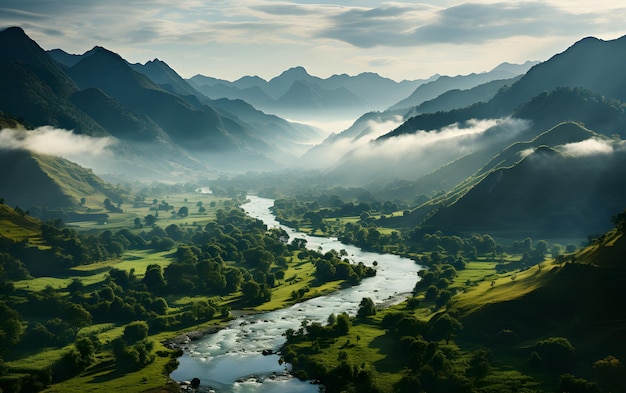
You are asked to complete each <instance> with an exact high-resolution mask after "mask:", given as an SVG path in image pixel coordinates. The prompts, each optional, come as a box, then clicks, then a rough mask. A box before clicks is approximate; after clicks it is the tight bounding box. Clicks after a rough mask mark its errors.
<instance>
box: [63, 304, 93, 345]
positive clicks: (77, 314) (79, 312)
mask: <svg viewBox="0 0 626 393" xmlns="http://www.w3.org/2000/svg"><path fill="white" fill-rule="evenodd" d="M63 314H64V315H65V321H66V322H67V323H68V324H69V325H70V330H71V331H72V333H73V334H74V337H77V336H78V332H79V331H80V329H82V328H84V327H87V326H89V325H91V314H90V313H89V311H87V310H85V309H84V308H83V306H81V305H80V304H75V303H71V304H70V305H68V306H67V307H66V308H65V310H64V313H63Z"/></svg>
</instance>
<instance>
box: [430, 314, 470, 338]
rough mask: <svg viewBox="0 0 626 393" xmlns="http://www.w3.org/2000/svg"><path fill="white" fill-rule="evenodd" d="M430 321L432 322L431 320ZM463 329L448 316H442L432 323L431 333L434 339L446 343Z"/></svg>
mask: <svg viewBox="0 0 626 393" xmlns="http://www.w3.org/2000/svg"><path fill="white" fill-rule="evenodd" d="M431 321H432V320H431ZM461 329H463V325H461V323H460V322H459V321H457V320H456V319H455V318H453V317H451V316H450V315H448V314H443V315H442V316H441V317H439V318H437V319H436V320H435V321H433V323H432V331H433V334H435V336H436V338H443V339H445V340H446V343H448V341H450V338H452V336H453V335H454V333H456V332H457V331H459V330H461Z"/></svg>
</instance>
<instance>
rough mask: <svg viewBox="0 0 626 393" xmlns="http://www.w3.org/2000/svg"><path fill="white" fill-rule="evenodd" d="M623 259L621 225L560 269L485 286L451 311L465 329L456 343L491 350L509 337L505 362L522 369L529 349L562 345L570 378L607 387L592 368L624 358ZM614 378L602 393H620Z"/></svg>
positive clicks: (536, 270) (625, 244) (625, 240)
mask: <svg viewBox="0 0 626 393" xmlns="http://www.w3.org/2000/svg"><path fill="white" fill-rule="evenodd" d="M623 215H624V214H623V213H622V216H623ZM625 252H626V237H625V236H624V222H623V219H622V221H621V222H620V223H619V224H618V226H617V227H616V228H614V229H612V230H610V231H608V232H606V233H604V234H603V235H602V236H600V237H599V238H598V239H597V240H596V241H594V242H593V244H591V245H589V246H587V247H585V248H584V249H583V250H581V251H579V252H577V253H576V254H573V255H571V256H567V257H566V258H564V261H567V262H565V263H562V262H561V263H558V262H557V263H551V262H543V263H542V264H541V266H534V267H532V268H530V269H529V270H527V271H524V272H519V273H516V274H515V276H516V280H514V281H513V280H509V279H508V278H502V279H500V280H497V282H495V283H494V284H495V285H494V286H493V287H490V286H489V284H488V283H487V282H485V283H484V285H481V286H479V287H477V288H475V289H472V290H470V291H468V292H467V293H466V294H462V295H460V296H458V297H457V298H456V300H455V302H454V308H455V309H456V311H457V312H458V313H459V314H458V315H459V320H460V322H461V323H462V324H463V327H464V328H463V331H462V332H461V333H460V339H462V340H465V339H469V340H471V341H473V342H474V343H476V342H478V343H480V342H490V343H491V344H493V343H494V341H495V340H497V338H498V337H499V336H502V332H503V331H508V333H510V334H509V337H514V340H515V341H514V342H512V343H508V344H507V345H506V346H507V347H509V346H510V345H513V347H509V349H511V350H512V351H511V352H510V354H511V356H515V357H518V358H519V360H520V362H521V361H524V360H526V359H528V358H529V356H530V354H531V352H532V348H529V345H530V346H532V345H534V343H535V342H537V341H539V340H545V339H547V338H549V337H564V338H567V339H568V340H569V341H570V342H571V343H572V345H573V346H574V347H575V349H576V366H577V367H576V368H575V370H576V373H577V374H578V375H581V376H582V375H587V376H593V377H592V378H589V379H591V380H597V381H602V382H609V381H608V380H603V378H601V377H602V375H601V374H599V373H597V372H596V373H594V372H593V371H597V370H593V365H594V363H595V362H596V361H598V360H600V359H604V358H606V357H607V356H608V355H611V356H614V357H616V358H617V359H620V360H621V359H624V357H626V346H625V345H624V341H623V340H622V339H621V337H623V335H624V334H626V323H625V321H626V314H625V312H624V308H623V307H621V305H623V304H624V303H625V302H626V295H625V294H624V291H623V290H622V283H623V281H624V279H626V270H625V269H624V264H623V256H624V253H625ZM529 315H532V316H533V317H532V318H529V317H528V316H529ZM485 321H489V323H485ZM500 348H502V347H500ZM615 371H617V373H618V374H617V376H619V377H618V378H617V379H616V381H618V383H617V385H615V386H614V389H607V390H606V391H620V392H621V391H623V386H624V385H623V380H622V378H621V375H622V373H621V367H620V368H618V369H617V370H615ZM617 386H621V387H622V389H616V387H617Z"/></svg>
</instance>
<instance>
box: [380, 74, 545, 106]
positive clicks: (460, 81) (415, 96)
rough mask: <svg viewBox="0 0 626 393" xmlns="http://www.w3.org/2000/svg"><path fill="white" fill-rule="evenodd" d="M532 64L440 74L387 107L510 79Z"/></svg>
mask: <svg viewBox="0 0 626 393" xmlns="http://www.w3.org/2000/svg"><path fill="white" fill-rule="evenodd" d="M534 64H536V62H526V63H524V64H521V65H519V66H518V67H513V66H512V65H510V64H508V63H507V67H505V65H501V66H498V67H496V68H494V69H493V70H491V71H489V72H483V73H480V74H469V75H458V76H445V75H444V76H440V77H439V78H437V79H436V80H434V81H432V82H428V83H424V84H423V85H420V86H418V87H417V88H416V89H415V91H414V92H413V93H411V95H410V96H408V97H407V98H405V99H403V100H401V101H400V102H398V103H396V104H394V105H392V106H391V107H389V109H402V108H411V107H414V106H417V105H420V104H421V103H423V102H424V101H428V100H432V99H434V98H436V97H438V96H439V95H441V94H443V93H445V92H447V91H450V90H467V89H471V88H473V87H476V86H478V85H481V84H484V83H488V82H491V81H494V80H499V79H511V78H514V77H516V76H518V75H520V74H524V73H525V72H526V71H528V69H530V68H531V67H532V66H533V65H534Z"/></svg>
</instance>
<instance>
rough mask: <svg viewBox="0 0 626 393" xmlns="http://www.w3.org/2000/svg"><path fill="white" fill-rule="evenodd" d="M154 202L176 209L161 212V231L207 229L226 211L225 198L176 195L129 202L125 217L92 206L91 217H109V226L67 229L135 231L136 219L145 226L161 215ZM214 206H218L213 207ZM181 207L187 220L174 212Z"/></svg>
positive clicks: (84, 223)
mask: <svg viewBox="0 0 626 393" xmlns="http://www.w3.org/2000/svg"><path fill="white" fill-rule="evenodd" d="M152 199H156V200H157V201H158V202H157V203H159V204H160V203H161V202H162V201H165V202H167V203H168V204H169V205H170V206H173V207H174V208H173V209H171V210H169V211H164V210H159V211H158V217H157V221H156V224H157V225H159V226H160V227H161V228H166V227H167V226H168V225H170V224H176V225H181V226H183V227H186V226H188V227H193V226H196V225H202V226H204V225H206V224H207V223H208V222H210V221H213V220H214V219H215V212H216V211H217V210H218V209H222V208H223V207H224V201H225V200H226V199H224V198H217V197H215V196H213V195H212V194H201V193H187V194H176V195H174V194H173V195H164V196H152V197H151V198H149V199H148V198H147V199H146V200H145V201H143V202H129V203H125V204H122V205H121V206H120V207H121V209H122V210H123V213H111V212H107V211H106V210H105V209H104V207H103V206H91V207H87V208H88V209H89V211H90V212H91V213H106V214H108V216H109V219H108V220H107V221H106V224H103V223H101V222H98V221H80V222H68V223H67V225H68V226H69V227H71V228H74V229H77V230H80V231H103V230H106V229H109V230H111V231H113V232H115V231H118V230H120V229H131V230H133V229H135V223H134V220H135V218H139V219H140V220H141V223H142V224H143V223H144V217H146V216H147V215H149V214H152V215H155V214H156V213H157V212H155V211H154V210H151V209H153V208H154V206H155V205H153V204H152ZM199 202H201V203H202V207H204V209H205V211H204V212H203V213H201V212H199V210H200V206H198V203H199ZM212 204H213V205H214V206H212ZM181 207H187V209H188V210H189V215H188V216H186V217H179V216H176V215H174V214H172V212H178V210H179V209H180V208H181Z"/></svg>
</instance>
